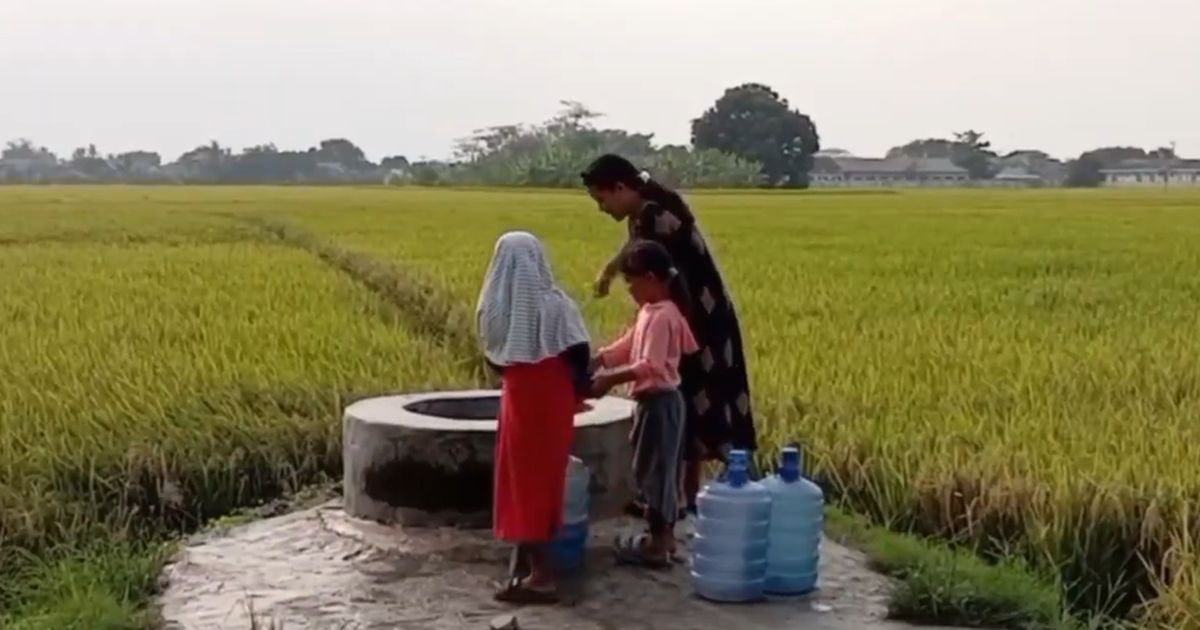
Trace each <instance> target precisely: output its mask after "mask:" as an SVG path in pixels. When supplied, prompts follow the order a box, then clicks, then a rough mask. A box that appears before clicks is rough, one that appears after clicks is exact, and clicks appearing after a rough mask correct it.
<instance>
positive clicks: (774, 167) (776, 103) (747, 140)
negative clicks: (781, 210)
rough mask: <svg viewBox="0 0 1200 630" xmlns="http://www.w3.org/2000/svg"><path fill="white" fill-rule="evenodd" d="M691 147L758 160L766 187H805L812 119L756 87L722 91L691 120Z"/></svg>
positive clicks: (813, 145)
mask: <svg viewBox="0 0 1200 630" xmlns="http://www.w3.org/2000/svg"><path fill="white" fill-rule="evenodd" d="M692 145H693V146H695V147H696V148H697V149H700V150H704V149H713V150H716V151H721V152H724V153H729V154H732V155H736V156H738V157H741V158H743V159H746V160H749V161H753V162H758V163H759V164H761V165H762V171H763V176H764V177H765V179H766V181H767V183H769V184H774V185H785V186H807V185H808V172H809V171H810V170H812V165H813V154H814V153H816V152H817V151H819V150H820V149H821V143H820V137H819V136H818V135H817V127H816V125H815V124H813V121H812V119H811V118H809V117H808V116H807V115H805V114H802V113H800V112H799V111H797V110H795V109H792V108H791V106H790V105H789V104H788V102H787V100H786V99H784V98H782V97H780V96H779V94H778V93H777V92H775V91H774V90H772V89H771V88H769V87H767V86H765V85H761V84H758V83H746V84H744V85H739V86H737V87H734V88H730V89H728V90H725V94H724V95H722V96H721V98H719V99H717V102H716V103H714V104H713V106H712V107H711V108H709V109H708V111H706V112H704V114H702V115H701V116H700V117H699V118H697V119H695V120H693V121H692Z"/></svg>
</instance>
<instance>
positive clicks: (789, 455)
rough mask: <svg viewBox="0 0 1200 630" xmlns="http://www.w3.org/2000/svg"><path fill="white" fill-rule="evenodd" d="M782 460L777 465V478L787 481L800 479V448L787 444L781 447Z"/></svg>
mask: <svg viewBox="0 0 1200 630" xmlns="http://www.w3.org/2000/svg"><path fill="white" fill-rule="evenodd" d="M782 459H783V461H782V463H781V465H780V466H779V478H780V479H782V480H784V481H785V482H787V483H792V482H794V481H798V480H799V479H800V449H798V448H796V447H795V446H789V447H787V448H785V449H783V458H782Z"/></svg>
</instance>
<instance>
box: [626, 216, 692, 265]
mask: <svg viewBox="0 0 1200 630" xmlns="http://www.w3.org/2000/svg"><path fill="white" fill-rule="evenodd" d="M689 229H690V226H689V225H688V224H687V223H685V222H684V220H683V219H681V218H679V216H678V215H676V214H675V213H674V212H671V211H670V210H668V209H666V208H664V207H663V206H661V205H659V204H657V203H653V202H652V203H647V204H646V205H644V206H642V209H641V210H640V211H639V212H638V213H637V214H636V215H634V216H633V217H631V218H630V220H629V238H630V240H635V239H641V240H647V241H656V242H658V243H660V244H661V245H662V246H663V247H666V248H667V251H669V252H670V253H671V256H673V257H674V256H675V255H676V252H675V249H676V248H678V247H679V246H681V245H686V244H687V243H688V239H687V238H686V235H687V233H688V231H689Z"/></svg>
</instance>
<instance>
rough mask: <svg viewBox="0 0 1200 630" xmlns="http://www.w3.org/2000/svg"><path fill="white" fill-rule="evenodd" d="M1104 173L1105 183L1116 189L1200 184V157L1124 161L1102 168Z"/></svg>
mask: <svg viewBox="0 0 1200 630" xmlns="http://www.w3.org/2000/svg"><path fill="white" fill-rule="evenodd" d="M1100 174H1101V175H1103V176H1104V182H1103V184H1104V185H1105V186H1111V187H1114V188H1137V187H1151V186H1159V187H1163V186H1166V187H1171V186H1179V187H1188V188H1191V187H1200V160H1182V159H1178V158H1176V159H1168V160H1161V159H1154V158H1150V159H1137V160H1124V161H1122V162H1118V163H1117V164H1115V165H1113V166H1112V167H1111V168H1104V169H1100Z"/></svg>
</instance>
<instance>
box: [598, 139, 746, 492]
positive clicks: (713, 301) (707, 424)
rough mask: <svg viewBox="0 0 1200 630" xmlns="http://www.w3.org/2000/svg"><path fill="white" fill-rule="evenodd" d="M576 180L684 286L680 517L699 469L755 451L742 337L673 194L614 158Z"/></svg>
mask: <svg viewBox="0 0 1200 630" xmlns="http://www.w3.org/2000/svg"><path fill="white" fill-rule="evenodd" d="M582 177H583V183H584V185H585V186H587V189H588V194H589V195H591V197H592V199H594V200H596V203H597V204H598V205H599V206H600V210H601V211H602V212H604V213H605V214H607V215H609V216H610V217H612V218H613V219H615V220H618V221H626V222H627V223H628V225H629V239H630V241H633V240H637V239H646V240H652V241H656V242H658V243H661V244H662V245H663V246H665V247H666V248H667V251H668V252H670V254H671V258H672V259H673V260H674V261H675V266H676V268H678V269H679V272H680V274H681V275H682V276H683V278H684V280H686V282H687V287H688V292H689V294H690V295H691V304H690V308H689V309H688V311H689V312H687V313H685V314H686V316H687V318H688V322H689V323H690V324H691V327H692V332H693V334H694V335H695V337H696V341H697V342H698V343H699V345H700V352H698V353H696V354H695V355H694V356H692V357H690V358H688V359H687V360H685V362H684V363H683V364H682V365H681V366H680V372H681V377H682V380H683V383H682V386H681V390H682V391H683V394H684V398H685V400H686V401H687V412H688V415H687V430H688V435H687V448H685V456H686V459H687V465H685V466H684V479H683V491H684V494H685V497H686V498H687V504H688V509H689V510H693V511H694V509H695V504H696V494H697V493H698V492H699V489H700V471H701V464H702V463H703V462H704V461H712V460H718V461H722V462H723V461H724V460H725V455H726V454H727V453H728V451H729V449H730V448H738V449H746V450H750V451H753V450H755V449H756V447H757V438H756V435H755V430H754V416H753V414H752V413H751V407H750V382H749V378H748V376H747V373H746V359H745V353H744V351H743V347H742V332H741V328H740V327H739V326H738V319H737V313H736V311H735V310H734V306H733V301H732V299H731V298H730V296H729V293H728V292H727V290H726V288H725V283H724V281H723V280H722V278H721V273H720V270H719V269H718V268H717V264H716V261H715V260H714V259H713V256H712V252H711V251H709V248H708V244H707V243H706V242H705V240H704V236H703V234H702V233H701V231H700V227H699V226H698V225H697V223H696V217H695V215H693V214H692V212H691V210H689V209H688V207H687V204H686V203H684V201H683V198H682V197H680V196H679V194H678V193H676V192H674V191H672V190H668V189H667V188H664V187H663V186H662V185H660V184H658V183H657V182H655V181H654V180H653V179H651V178H650V177H649V176H648V175H647V174H645V173H643V172H641V171H639V169H638V168H637V167H635V166H634V165H633V164H632V163H630V162H629V160H626V159H625V158H623V157H620V156H617V155H604V156H601V157H600V158H597V159H596V160H595V161H594V162H592V164H591V165H590V166H589V167H588V169H587V170H586V171H585V172H584V173H583V174H582ZM623 249H624V248H622V250H623ZM620 256H621V254H620V253H618V254H617V255H616V256H615V257H614V258H613V259H612V260H611V261H609V263H608V264H607V265H606V266H605V267H604V270H603V271H602V272H601V273H600V276H599V277H598V278H597V280H596V287H595V288H596V295H597V296H599V297H602V296H604V295H607V294H608V289H609V285H610V284H611V282H612V280H613V278H614V277H615V276H616V275H617V272H618V270H619V269H620V265H619V262H620Z"/></svg>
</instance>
